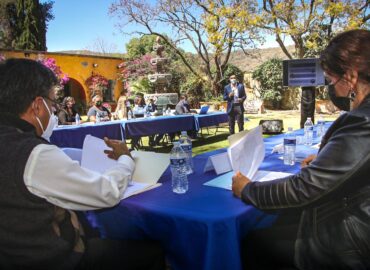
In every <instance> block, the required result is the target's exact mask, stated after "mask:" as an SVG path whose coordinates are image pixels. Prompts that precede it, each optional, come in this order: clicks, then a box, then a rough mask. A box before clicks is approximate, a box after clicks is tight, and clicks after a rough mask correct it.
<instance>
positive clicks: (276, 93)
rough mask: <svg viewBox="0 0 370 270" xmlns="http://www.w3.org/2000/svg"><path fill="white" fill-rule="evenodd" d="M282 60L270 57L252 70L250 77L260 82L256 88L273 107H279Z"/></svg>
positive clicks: (281, 86) (281, 88) (281, 84)
mask: <svg viewBox="0 0 370 270" xmlns="http://www.w3.org/2000/svg"><path fill="white" fill-rule="evenodd" d="M282 74H283V64H282V60H281V59H278V58H272V59H270V60H268V61H266V62H264V63H262V64H261V65H260V66H258V67H257V69H256V70H254V71H253V74H252V78H253V79H255V80H258V81H259V82H260V87H259V88H258V89H257V90H258V91H259V92H260V94H261V98H262V99H263V100H267V101H270V102H272V104H273V106H274V108H275V109H277V108H280V100H281V99H282V91H283V76H282Z"/></svg>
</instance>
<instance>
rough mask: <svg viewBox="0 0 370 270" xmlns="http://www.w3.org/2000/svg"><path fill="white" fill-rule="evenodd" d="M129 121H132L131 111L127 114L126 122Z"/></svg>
mask: <svg viewBox="0 0 370 270" xmlns="http://www.w3.org/2000/svg"><path fill="white" fill-rule="evenodd" d="M130 119H132V111H131V110H129V111H128V112H127V120H130Z"/></svg>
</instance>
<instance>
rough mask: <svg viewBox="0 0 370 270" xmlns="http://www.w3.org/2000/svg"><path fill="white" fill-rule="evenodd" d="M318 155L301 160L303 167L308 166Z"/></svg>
mask: <svg viewBox="0 0 370 270" xmlns="http://www.w3.org/2000/svg"><path fill="white" fill-rule="evenodd" d="M315 158H316V155H309V156H308V157H306V158H305V159H304V160H303V161H302V162H301V168H303V167H306V166H308V165H309V164H310V163H311V162H312V161H313V160H314V159H315Z"/></svg>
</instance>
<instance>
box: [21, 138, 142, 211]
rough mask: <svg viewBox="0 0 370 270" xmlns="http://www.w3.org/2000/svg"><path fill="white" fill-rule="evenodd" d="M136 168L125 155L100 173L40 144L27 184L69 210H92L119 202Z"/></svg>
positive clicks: (27, 172) (33, 154)
mask: <svg viewBox="0 0 370 270" xmlns="http://www.w3.org/2000/svg"><path fill="white" fill-rule="evenodd" d="M134 169H135V163H134V161H133V160H132V159H131V158H130V157H128V156H126V155H122V156H121V157H120V158H119V159H118V162H117V165H116V166H114V167H112V168H110V169H109V170H107V171H106V172H105V173H104V174H100V173H97V172H94V171H91V170H88V169H85V168H82V167H81V166H80V165H79V163H78V161H74V160H72V159H70V158H69V157H68V156H67V155H66V154H65V153H64V152H63V151H62V150H61V149H59V148H58V147H56V146H54V145H46V144H40V145H38V146H36V147H35V148H34V149H33V150H32V152H31V155H30V156H29V158H28V160H27V163H26V168H25V170H24V174H23V177H24V183H25V185H26V187H27V189H28V190H29V191H30V192H31V193H32V194H34V195H36V196H38V197H41V198H44V199H46V200H47V201H48V202H50V203H52V204H54V205H57V206H60V207H62V208H64V209H70V210H93V209H98V208H104V207H112V206H114V205H116V204H118V203H119V201H120V199H121V196H122V194H123V192H124V191H125V189H126V187H127V184H128V182H129V180H130V179H131V177H132V175H133V172H134Z"/></svg>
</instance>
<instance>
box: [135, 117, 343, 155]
mask: <svg viewBox="0 0 370 270" xmlns="http://www.w3.org/2000/svg"><path fill="white" fill-rule="evenodd" d="M245 117H246V118H248V120H247V121H245V123H244V128H245V129H252V128H255V127H256V126H258V124H259V122H260V120H262V119H263V120H273V119H282V120H283V124H284V130H285V131H286V130H288V127H292V128H293V129H299V128H300V117H301V116H300V111H298V110H289V111H267V112H266V113H264V114H248V115H247V114H246V115H245ZM321 117H322V118H323V119H324V120H325V121H334V120H335V119H336V118H337V117H338V114H323V115H321ZM319 118H320V116H319V115H317V114H316V115H315V119H316V120H317V119H319ZM236 130H238V128H237V125H236ZM228 136H229V129H228V126H227V125H226V126H224V127H221V128H218V130H217V133H216V128H209V129H203V130H202V133H201V134H200V135H199V136H198V138H197V139H194V140H193V153H194V155H198V154H202V153H205V152H209V151H213V150H216V149H220V148H224V147H228V145H229V143H228V141H227V137H228ZM176 139H178V138H176ZM142 142H143V145H144V146H143V147H142V150H145V151H155V152H158V153H169V152H170V151H171V148H172V144H167V145H162V146H156V147H149V146H148V137H144V138H142Z"/></svg>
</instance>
